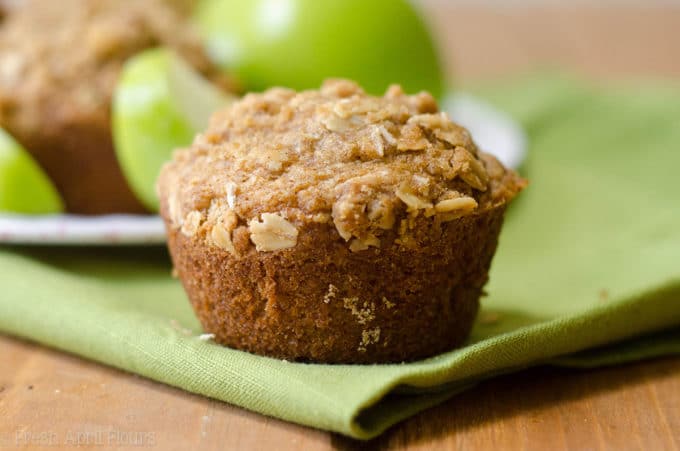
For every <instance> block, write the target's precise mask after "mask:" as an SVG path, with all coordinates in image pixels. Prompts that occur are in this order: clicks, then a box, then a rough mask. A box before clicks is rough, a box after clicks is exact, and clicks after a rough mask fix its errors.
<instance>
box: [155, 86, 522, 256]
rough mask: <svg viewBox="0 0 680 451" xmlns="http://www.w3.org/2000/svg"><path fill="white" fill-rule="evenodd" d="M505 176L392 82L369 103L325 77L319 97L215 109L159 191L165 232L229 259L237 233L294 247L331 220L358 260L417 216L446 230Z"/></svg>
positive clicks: (461, 133) (273, 93) (267, 96)
mask: <svg viewBox="0 0 680 451" xmlns="http://www.w3.org/2000/svg"><path fill="white" fill-rule="evenodd" d="M508 177H513V178H516V175H514V173H512V172H511V171H507V170H506V169H505V168H504V167H503V166H502V165H500V163H498V161H496V160H495V159H494V158H493V157H490V156H488V155H486V154H484V153H482V152H480V151H479V150H478V149H477V147H476V145H475V143H474V142H473V140H472V138H471V137H470V134H469V133H468V131H467V130H466V129H464V128H463V127H461V126H459V125H457V124H455V123H453V122H452V121H451V120H450V119H449V117H448V116H447V115H446V113H444V112H439V111H438V108H437V104H436V102H435V100H434V99H433V97H432V96H431V95H429V94H427V93H424V92H423V93H419V94H416V95H412V96H409V95H406V94H404V92H403V91H402V89H401V88H400V87H399V86H391V87H390V88H389V89H388V90H387V92H386V93H385V95H384V96H383V97H373V96H369V95H367V94H365V93H364V92H363V90H362V89H361V88H360V87H359V86H357V85H356V84H355V83H353V82H350V81H347V80H329V81H327V82H325V83H324V84H323V86H322V87H321V89H320V90H318V91H304V92H300V93H296V92H294V91H292V90H288V89H283V88H273V89H270V90H268V91H266V92H264V93H262V94H248V95H246V96H245V97H244V98H243V99H242V100H241V101H240V102H237V103H236V104H234V105H232V106H231V107H229V108H228V109H225V110H223V111H219V112H217V113H215V114H214V115H213V118H212V120H211V124H210V126H209V127H208V129H207V131H205V132H204V133H202V134H200V135H199V136H197V138H196V139H195V141H194V143H193V145H192V146H191V147H190V148H188V149H184V150H180V151H178V152H176V154H175V157H174V160H173V161H172V162H171V163H169V164H167V165H166V167H165V168H164V170H163V171H162V175H161V179H160V181H159V187H160V190H161V192H162V195H163V196H164V197H165V198H166V199H167V205H168V214H169V216H170V220H171V222H172V224H173V226H175V227H178V228H182V231H183V232H184V231H185V229H188V231H189V232H191V235H192V236H193V235H194V233H197V234H198V236H203V237H206V239H207V240H208V241H209V242H210V241H211V242H212V244H214V245H217V246H220V247H223V248H225V249H230V252H231V251H232V250H233V246H231V238H230V233H231V232H232V231H233V229H234V228H236V227H237V226H246V227H248V228H249V233H250V236H251V241H252V242H253V243H254V245H256V247H257V249H258V250H260V251H267V250H276V249H282V248H286V247H292V246H295V243H296V239H297V233H298V230H299V229H301V228H302V227H303V226H304V225H306V224H310V223H328V224H333V226H334V227H335V228H336V229H337V232H338V234H339V235H340V236H341V237H342V238H343V239H344V240H345V241H347V242H348V243H349V246H350V249H351V250H352V251H355V252H359V251H362V250H365V249H367V248H369V247H380V246H381V237H382V236H383V235H384V234H385V232H386V231H388V230H398V232H399V235H400V237H401V238H400V239H401V240H402V241H403V242H404V243H406V242H407V241H408V235H409V230H410V229H411V227H412V226H413V224H414V218H415V217H417V216H419V215H424V216H425V217H432V218H433V220H438V221H441V222H446V221H450V220H453V219H455V218H458V217H461V216H464V215H468V214H473V213H475V212H480V211H484V210H486V209H488V208H491V207H493V206H495V205H498V204H499V203H503V202H505V201H506V200H508V199H509V198H511V197H512V196H514V194H516V191H517V190H516V186H517V185H516V184H507V183H503V179H504V178H508ZM517 180H519V179H518V178H517ZM508 186H510V188H507V187H508ZM187 224H188V225H187ZM225 224H229V228H225ZM215 227H218V232H215ZM185 234H187V235H189V234H188V233H185Z"/></svg>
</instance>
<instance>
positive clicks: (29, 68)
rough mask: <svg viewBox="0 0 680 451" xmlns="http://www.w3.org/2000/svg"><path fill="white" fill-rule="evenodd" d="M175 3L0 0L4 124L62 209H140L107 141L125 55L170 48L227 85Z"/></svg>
mask: <svg viewBox="0 0 680 451" xmlns="http://www.w3.org/2000/svg"><path fill="white" fill-rule="evenodd" d="M176 1H177V0H172V2H168V1H162V0H145V1H138V0H60V1H45V0H21V1H19V2H17V1H16V0H14V1H11V0H0V2H2V3H0V5H2V9H3V10H4V11H5V20H4V21H3V24H2V27H0V127H3V128H5V129H6V130H7V131H8V132H9V133H10V134H12V135H13V136H14V137H15V138H16V139H17V140H18V141H19V142H20V143H21V144H23V145H24V147H26V148H27V149H28V150H29V152H30V153H31V154H32V155H33V157H34V158H35V159H36V160H37V161H38V163H39V164H40V165H41V166H42V167H43V168H44V170H45V171H46V173H47V174H48V175H49V177H50V178H51V179H52V181H53V182H54V183H55V185H56V187H57V189H58V190H59V192H60V193H61V195H62V197H63V199H64V202H65V204H66V209H67V211H69V212H71V213H81V214H104V213H121V212H123V213H142V212H144V211H145V208H144V207H143V206H142V204H141V203H140V202H139V201H138V200H137V199H136V198H135V196H134V195H133V194H132V191H131V190H130V188H129V187H128V185H127V183H126V181H125V178H124V176H123V174H122V172H121V169H120V167H119V165H118V162H117V160H116V156H115V153H114V147H113V142H112V137H111V126H110V113H111V106H110V105H111V96H112V93H113V90H114V87H115V84H116V81H117V78H118V75H119V73H120V70H121V67H122V65H123V63H124V62H125V61H126V60H127V59H128V58H129V57H131V56H133V55H134V54H136V53H138V52H139V51H141V50H144V49H147V48H150V47H156V46H167V47H170V48H173V49H174V50H175V51H177V52H178V53H179V54H180V55H181V56H182V57H184V58H185V59H186V60H187V61H188V62H189V63H190V64H191V65H192V66H193V67H194V68H196V69H197V70H198V71H199V72H201V73H202V74H204V75H205V76H207V77H209V78H210V79H211V80H213V81H214V82H215V83H216V84H218V85H221V86H222V87H223V88H225V89H229V88H230V84H229V81H228V80H227V79H226V78H225V77H223V76H222V75H220V74H219V73H218V72H217V70H216V69H214V68H213V67H212V66H211V64H210V63H209V62H208V59H207V58H206V56H205V55H204V53H203V50H202V46H201V43H200V42H199V39H198V37H197V36H196V35H195V34H194V32H193V30H192V29H191V27H190V26H189V24H188V23H187V22H186V21H185V20H184V19H183V15H182V14H181V13H179V12H178V10H177V9H176V8H175V6H174V5H172V4H171V3H174V2H176ZM180 3H184V4H186V0H183V1H182V2H180ZM18 5H20V6H18ZM185 7H186V6H185ZM7 11H11V14H7Z"/></svg>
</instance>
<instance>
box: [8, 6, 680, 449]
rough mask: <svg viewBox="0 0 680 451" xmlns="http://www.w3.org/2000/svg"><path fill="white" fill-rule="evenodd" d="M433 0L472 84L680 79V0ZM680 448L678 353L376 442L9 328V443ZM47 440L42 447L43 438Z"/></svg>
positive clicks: (489, 394) (500, 396)
mask: <svg viewBox="0 0 680 451" xmlns="http://www.w3.org/2000/svg"><path fill="white" fill-rule="evenodd" d="M455 3H456V2H451V3H447V2H445V1H443V0H440V1H437V0H429V1H428V2H426V9H427V10H428V11H429V12H430V14H429V17H431V20H432V23H433V25H434V27H435V29H436V30H437V32H438V33H439V34H440V36H441V38H442V42H443V48H444V50H445V54H446V57H447V64H448V66H449V67H450V68H451V70H452V72H453V73H455V74H456V78H457V79H458V80H459V81H460V82H461V83H463V84H465V83H467V82H470V81H473V80H476V79H478V78H480V77H488V76H500V75H503V74H506V73H509V72H517V71H521V70H524V69H530V68H532V67H536V66H537V65H538V66H544V67H545V66H548V67H550V66H566V67H569V68H571V69H572V70H574V71H575V72H578V73H583V74H587V75H589V76H594V77H597V78H599V79H611V78H622V77H623V78H630V77H633V76H642V77H652V78H660V77H661V78H675V79H678V78H680V57H679V56H680V8H675V9H672V8H659V7H646V6H628V7H625V8H618V9H617V8H613V7H607V8H597V7H579V8H572V9H565V8H562V7H560V8H524V7H522V8H510V7H507V6H506V7H496V8H491V7H487V6H485V7H481V6H470V5H469V4H468V5H466V6H457V5H456V4H455ZM107 443H112V444H116V445H119V446H118V447H119V448H126V446H125V445H126V444H129V445H136V446H129V448H130V449H144V448H154V449H159V450H166V449H167V450H170V449H194V448H198V447H200V448H201V449H215V450H216V449H257V450H269V449H290V450H304V449H330V448H339V449H353V448H357V447H366V448H369V449H374V448H379V449H392V448H409V449H493V450H500V449H526V450H534V449H535V450H541V451H542V450H546V449H550V450H590V449H592V450H604V449H611V450H618V451H620V450H628V449H631V450H633V449H639V450H678V449H680V359H679V358H666V359H657V360H653V361H647V362H641V363H637V364H632V365H626V366H621V367H615V368H607V369H600V370H593V371H567V370H556V369H547V368H537V369H532V370H527V371H524V372H520V373H517V374H514V375H509V376H504V377H500V378H498V379H495V380H492V381H489V382H486V383H483V384H481V385H480V386H478V387H476V388H474V389H472V390H470V391H468V392H466V393H464V394H462V395H460V396H458V397H455V398H453V399H452V400H450V401H448V402H447V403H445V404H443V405H441V406H439V407H436V408H433V409H430V410H429V411H426V412H423V413H421V414H419V415H417V416H415V417H413V418H411V419H409V420H407V421H405V422H403V423H401V424H400V425H397V426H395V427H393V428H392V429H390V430H389V431H387V432H386V433H385V434H384V435H383V436H381V437H379V438H378V439H376V440H373V441H371V442H369V443H363V444H362V443H359V442H355V441H353V440H350V439H347V438H344V437H341V436H339V435H335V434H331V433H327V432H323V431H318V430H313V429H309V428H304V427H301V426H297V425H294V424H289V423H285V422H282V421H279V420H276V419H272V418H267V417H264V416H261V415H257V414H254V413H250V412H247V411H245V410H242V409H238V408H236V407H232V406H230V405H228V404H224V403H221V402H217V401H213V400H210V399H206V398H203V397H199V396H194V395H191V394H188V393H185V392H182V391H180V390H177V389H174V388H171V387H168V386H164V385H161V384H158V383H155V382H152V381H149V380H145V379H142V378H140V377H137V376H135V375H130V374H126V373H123V372H120V371H118V370H114V369H110V368H107V367H104V366H101V365H98V364H95V363H91V362H88V361H85V360H82V359H79V358H77V357H73V356H69V355H66V354H63V353H59V352H57V351H53V350H49V349H46V348H43V347H40V346H36V345H33V344H29V343H26V342H23V341H19V340H16V339H13V338H9V337H1V336H0V449H18V448H20V447H24V448H39V447H40V446H42V447H43V449H57V448H58V447H60V446H62V447H68V446H65V445H72V446H75V445H77V444H79V445H80V447H79V448H81V449H102V448H103V447H104V444H107ZM39 445H40V446H39Z"/></svg>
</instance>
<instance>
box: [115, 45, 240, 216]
mask: <svg viewBox="0 0 680 451" xmlns="http://www.w3.org/2000/svg"><path fill="white" fill-rule="evenodd" d="M232 100H233V98H232V97H229V96H227V95H226V94H224V93H222V91H220V90H219V89H217V88H216V87H215V86H213V85H212V84H211V83H210V82H208V81H207V80H205V79H204V78H203V77H201V75H200V74H199V73H197V72H196V71H195V70H194V69H193V68H191V67H190V66H189V65H188V63H186V62H185V61H184V60H182V59H181V58H180V57H179V56H178V55H176V54H175V53H174V52H172V51H171V50H169V49H164V48H157V49H151V50H146V51H144V52H142V53H139V54H137V55H135V56H134V57H133V58H131V59H130V60H128V61H127V62H126V64H125V66H124V67H123V71H122V73H121V76H120V78H119V79H118V84H117V85H116V89H115V92H114V96H113V117H112V121H113V124H112V128H113V138H114V143H115V148H116V155H117V157H118V161H119V163H120V165H121V168H122V169H123V173H124V174H125V177H126V179H127V181H128V183H129V184H130V187H131V188H132V190H133V192H134V193H135V194H136V195H137V197H138V198H139V199H140V200H141V201H142V202H143V203H144V205H145V206H146V207H147V208H149V209H150V210H152V211H157V210H158V198H157V197H156V190H155V183H156V177H157V176H158V172H159V171H160V168H161V166H162V165H163V163H164V162H166V161H167V160H169V159H170V158H171V156H172V152H173V150H175V149H177V148H179V147H183V146H187V145H189V144H191V141H192V140H193V138H194V136H195V135H196V133H198V132H199V131H201V130H203V129H205V127H206V126H207V125H208V120H209V118H210V115H211V114H212V113H213V111H215V110H216V109H218V108H220V107H222V106H224V105H227V104H228V103H229V102H230V101H232Z"/></svg>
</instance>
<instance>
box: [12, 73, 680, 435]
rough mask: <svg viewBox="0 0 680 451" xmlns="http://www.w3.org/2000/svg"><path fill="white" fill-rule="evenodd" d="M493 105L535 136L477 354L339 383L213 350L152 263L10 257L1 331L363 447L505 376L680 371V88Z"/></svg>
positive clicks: (329, 376)
mask: <svg viewBox="0 0 680 451" xmlns="http://www.w3.org/2000/svg"><path fill="white" fill-rule="evenodd" d="M481 93H482V94H483V95H484V96H485V97H486V98H488V99H489V100H491V101H492V102H494V103H496V104H498V105H500V106H502V107H504V108H506V109H507V110H508V111H510V112H512V113H513V114H514V115H515V116H516V117H518V118H519V119H520V120H521V121H522V122H523V124H524V125H525V126H526V128H527V130H528V133H529V137H530V140H531V149H530V156H529V159H528V161H527V162H526V164H525V167H524V171H523V172H524V173H525V175H527V176H528V177H529V179H530V180H531V185H530V187H529V188H528V189H527V190H526V191H525V192H524V193H523V194H522V195H521V197H520V198H519V199H518V201H517V202H516V204H515V205H514V206H513V208H512V209H511V211H510V212H509V215H508V218H507V222H506V226H505V229H504V231H503V234H502V237H501V245H500V247H499V249H498V253H497V255H496V259H495V261H494V264H493V270H492V275H491V282H490V284H489V285H488V292H489V296H488V297H487V298H484V299H483V309H482V312H481V314H480V317H479V320H478V322H477V324H476V326H475V328H474V331H473V333H472V336H471V338H470V340H469V343H468V344H467V346H465V347H464V348H462V349H458V350H456V351H452V352H449V353H446V354H443V355H440V356H437V357H434V358H431V359H428V360H425V361H421V362H416V363H410V364H397V365H374V366H370V365H368V366H346V365H337V366H329V365H310V364H294V363H288V362H282V361H278V360H273V359H268V358H264V357H258V356H254V355H250V354H246V353H242V352H239V351H234V350H230V349H227V348H223V347H220V346H218V345H215V344H213V343H211V342H205V341H202V340H200V339H199V338H198V335H199V334H200V333H201V329H200V327H199V324H198V323H197V321H196V319H195V318H194V316H193V313H192V311H191V309H190V308H189V305H188V302H187V300H186V298H185V295H184V292H183V291H182V288H181V286H180V284H179V282H178V281H176V280H174V279H173V278H171V276H170V265H169V263H168V259H167V255H166V253H165V252H164V251H163V250H161V249H151V248H134V249H102V248H98V249H73V248H71V249H58V248H50V249H48V248H22V247H5V248H2V249H1V250H0V284H1V285H0V286H1V287H2V288H1V289H0V330H2V331H4V332H6V333H8V334H12V335H16V336H19V337H24V338H27V339H30V340H34V341H37V342H39V343H44V344H46V345H49V346H53V347H56V348H59V349H63V350H66V351H69V352H72V353H75V354H78V355H81V356H84V357H86V358H90V359H94V360H97V361H100V362H103V363H106V364H109V365H112V366H115V367H118V368H122V369H125V370H127V371H131V372H134V373H138V374H140V375H143V376H146V377H149V378H151V379H155V380H157V381H161V382H164V383H167V384H170V385H173V386H177V387H181V388H183V389H185V390H188V391H191V392H194V393H200V394H203V395H206V396H210V397H212V398H216V399H220V400H224V401H227V402H229V403H232V404H236V405H239V406H243V407H245V408H247V409H250V410H254V411H256V412H261V413H264V414H267V415H271V416H275V417H279V418H283V419H286V420H289V421H294V422H297V423H301V424H305V425H310V426H314V427H317V428H321V429H328V430H332V431H337V432H340V433H343V434H346V435H349V436H352V437H356V438H361V439H367V438H370V437H374V436H376V435H378V434H380V433H381V432H382V431H384V430H385V429H386V428H387V427H389V426H390V425H392V424H394V423H396V422H398V421H400V420H402V419H404V418H406V417H408V416H409V415H412V414H414V413H416V412H418V411H420V410H423V409H425V408H427V407H429V406H432V405H434V404H436V403H439V402H441V401H443V400H445V399H447V398H449V397H451V396H453V395H454V394H456V393H458V392H460V391H461V390H464V389H466V388H468V387H470V386H471V385H473V384H474V383H476V382H478V381H480V380H482V379H485V378H489V377H491V376H493V375H496V374H500V373H504V372H509V371H514V370H517V369H519V368H524V367H527V366H531V365H537V364H555V365H565V366H574V367H588V366H597V365H608V364H614V363H619V362H624V361H628V360H634V359H642V358H648V357H651V356H656V355H665V354H673V353H680V178H679V177H678V174H679V172H680V87H677V88H674V87H670V86H658V85H649V84H647V85H642V86H640V85H629V86H623V85H621V86H617V87H609V88H602V87H600V88H595V87H591V86H588V85H585V84H583V83H581V82H577V81H572V80H569V79H564V78H556V77H533V78H529V79H523V80H519V81H514V82H512V83H505V84H504V85H503V86H499V85H496V86H495V87H491V88H486V89H484V90H482V91H481ZM423 333H426V331H423ZM640 337H642V338H640ZM636 338H637V339H636ZM615 343H618V344H615Z"/></svg>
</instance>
